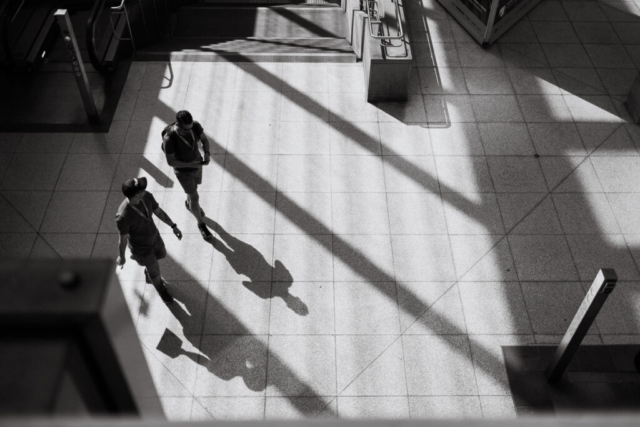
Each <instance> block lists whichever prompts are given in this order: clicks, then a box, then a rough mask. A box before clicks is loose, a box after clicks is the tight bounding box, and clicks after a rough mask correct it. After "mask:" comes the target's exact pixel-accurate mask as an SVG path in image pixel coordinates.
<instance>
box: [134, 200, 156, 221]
mask: <svg viewBox="0 0 640 427" xmlns="http://www.w3.org/2000/svg"><path fill="white" fill-rule="evenodd" d="M129 206H131V209H133V210H134V211H136V212H138V215H140V216H141V217H142V218H144V219H146V220H147V221H151V214H150V213H149V208H147V205H146V204H145V203H144V202H142V206H144V210H145V211H146V212H147V216H144V214H143V213H142V212H140V210H139V209H138V208H136V207H135V206H133V205H132V204H131V203H129Z"/></svg>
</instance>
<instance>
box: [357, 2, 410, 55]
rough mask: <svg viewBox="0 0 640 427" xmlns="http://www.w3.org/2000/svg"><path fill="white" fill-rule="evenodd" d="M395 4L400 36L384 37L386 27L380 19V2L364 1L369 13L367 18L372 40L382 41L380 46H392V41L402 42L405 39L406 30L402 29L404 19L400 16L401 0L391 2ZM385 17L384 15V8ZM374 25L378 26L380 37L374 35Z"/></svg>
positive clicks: (366, 10)
mask: <svg viewBox="0 0 640 427" xmlns="http://www.w3.org/2000/svg"><path fill="white" fill-rule="evenodd" d="M390 1H391V2H392V3H394V4H395V9H396V22H397V26H398V35H396V36H392V35H388V36H385V35H384V26H383V24H382V20H381V18H380V15H381V14H380V5H379V3H378V0H364V1H363V3H364V7H365V12H366V13H367V17H368V18H369V35H370V36H371V38H373V39H376V40H380V44H382V45H385V44H391V43H392V42H391V40H401V39H403V38H404V30H403V28H402V17H401V16H400V5H399V4H398V3H399V0H390ZM382 11H383V15H384V7H383V10H382ZM374 25H378V33H379V34H378V35H376V34H374Z"/></svg>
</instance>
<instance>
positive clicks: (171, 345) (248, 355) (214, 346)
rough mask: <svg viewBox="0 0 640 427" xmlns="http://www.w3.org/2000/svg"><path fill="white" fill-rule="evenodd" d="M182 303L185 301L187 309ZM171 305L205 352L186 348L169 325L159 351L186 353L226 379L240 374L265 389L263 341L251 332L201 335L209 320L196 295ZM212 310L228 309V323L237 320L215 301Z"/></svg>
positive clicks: (174, 354)
mask: <svg viewBox="0 0 640 427" xmlns="http://www.w3.org/2000/svg"><path fill="white" fill-rule="evenodd" d="M180 303H182V304H184V308H183V306H182V305H181V304H180ZM167 307H168V308H169V310H170V311H171V313H172V314H173V315H174V316H175V318H176V319H178V321H179V322H180V324H181V325H182V330H183V333H184V337H185V338H186V339H187V340H188V341H189V342H190V343H191V344H192V345H193V347H195V348H196V349H198V351H200V352H201V353H200V354H199V353H197V352H193V351H189V350H186V349H184V348H183V341H182V339H181V338H180V337H178V336H177V335H176V334H175V333H174V332H173V331H171V330H169V329H166V328H165V331H164V334H163V335H162V337H161V338H160V342H159V343H158V345H157V346H156V349H157V350H159V351H161V352H162V353H164V354H166V355H167V356H169V357H171V358H173V359H175V358H177V357H178V356H180V355H183V356H186V357H188V358H189V359H191V360H192V361H194V362H196V363H197V364H199V365H201V366H203V367H205V368H206V369H207V370H208V371H209V372H211V373H212V374H213V375H215V376H216V377H218V378H220V379H222V380H224V381H230V380H232V379H233V378H236V377H240V378H242V380H243V381H244V383H245V385H246V386H247V388H249V389H250V390H252V391H262V390H264V389H265V387H266V377H267V364H266V348H264V347H263V346H262V345H261V343H260V342H258V341H257V340H256V339H255V338H254V337H252V336H250V335H227V336H224V335H217V336H215V339H209V338H206V337H204V336H202V335H200V334H201V331H202V327H203V324H202V322H203V321H204V322H206V319H204V316H203V314H204V313H202V309H204V307H202V304H199V302H198V301H196V300H194V299H193V296H192V295H187V294H185V295H181V296H178V297H177V298H176V301H174V302H173V303H171V304H167ZM198 307H201V308H200V309H198ZM211 309H212V310H214V311H218V312H224V313H225V314H226V315H225V316H223V317H224V318H225V319H226V320H227V322H233V321H235V320H236V319H235V317H234V316H233V315H232V314H231V313H230V312H228V311H227V310H226V309H225V308H224V307H223V306H222V305H221V304H219V303H217V302H214V303H213V305H212V306H211Z"/></svg>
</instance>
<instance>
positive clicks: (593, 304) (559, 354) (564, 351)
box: [545, 268, 618, 383]
mask: <svg viewBox="0 0 640 427" xmlns="http://www.w3.org/2000/svg"><path fill="white" fill-rule="evenodd" d="M617 281H618V276H617V275H616V272H615V270H614V269H612V268H603V269H601V270H600V271H599V272H598V275H597V276H596V278H595V280H594V281H593V283H592V284H591V287H590V288H589V291H588V292H587V295H585V297H584V299H583V300H582V304H580V308H578V312H577V313H576V315H575V316H574V317H573V320H572V321H571V324H570V325H569V329H567V332H566V333H565V334H564V337H562V341H561V342H560V345H558V348H557V349H556V352H555V353H554V354H553V358H552V359H551V362H550V363H549V366H547V369H546V370H545V374H546V375H547V380H548V381H549V382H550V383H556V382H558V380H560V377H561V376H562V373H563V372H564V370H565V369H566V368H567V366H568V365H569V362H571V359H572V358H573V356H574V354H575V353H576V351H578V347H580V343H581V342H582V339H583V338H584V336H585V335H586V334H587V331H588V330H589V328H590V327H591V324H592V323H593V321H594V320H595V319H596V316H597V315H598V313H599V312H600V309H601V308H602V305H603V304H604V302H605V301H606V300H607V297H608V296H609V294H610V293H611V291H613V288H614V287H615V286H616V282H617Z"/></svg>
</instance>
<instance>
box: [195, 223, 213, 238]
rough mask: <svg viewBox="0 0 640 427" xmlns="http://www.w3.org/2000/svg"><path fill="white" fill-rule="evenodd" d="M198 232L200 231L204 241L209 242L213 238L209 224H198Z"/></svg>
mask: <svg viewBox="0 0 640 427" xmlns="http://www.w3.org/2000/svg"><path fill="white" fill-rule="evenodd" d="M198 230H200V235H201V236H202V238H203V239H204V240H209V239H210V238H211V237H213V236H212V234H211V232H210V231H209V229H208V228H207V224H205V223H204V222H203V223H201V224H198Z"/></svg>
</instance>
